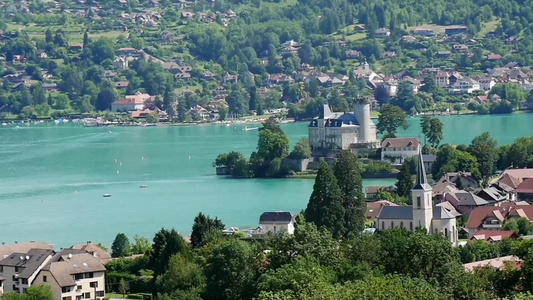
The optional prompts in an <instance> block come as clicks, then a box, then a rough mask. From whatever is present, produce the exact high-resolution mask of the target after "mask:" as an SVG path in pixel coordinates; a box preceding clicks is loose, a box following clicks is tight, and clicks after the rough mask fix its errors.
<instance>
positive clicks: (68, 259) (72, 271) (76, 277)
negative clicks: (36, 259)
mask: <svg viewBox="0 0 533 300" xmlns="http://www.w3.org/2000/svg"><path fill="white" fill-rule="evenodd" d="M105 271H106V269H105V267H104V265H103V264H102V262H101V261H100V259H98V258H96V257H95V256H94V255H91V254H89V253H87V252H86V251H84V250H75V249H67V250H63V251H61V252H59V253H57V254H56V255H54V257H53V258H52V259H51V260H50V262H49V263H48V264H47V265H46V266H45V267H44V268H42V269H41V270H40V272H39V274H38V275H37V276H36V278H35V280H34V282H33V284H34V285H50V286H51V288H52V292H53V294H54V299H59V300H80V299H103V298H104V297H105Z"/></svg>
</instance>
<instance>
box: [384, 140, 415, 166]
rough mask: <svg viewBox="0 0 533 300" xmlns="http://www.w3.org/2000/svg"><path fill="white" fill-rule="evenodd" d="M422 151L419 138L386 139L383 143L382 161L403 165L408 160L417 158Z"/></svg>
mask: <svg viewBox="0 0 533 300" xmlns="http://www.w3.org/2000/svg"><path fill="white" fill-rule="evenodd" d="M420 149H422V148H421V145H420V141H419V140H418V139H417V138H386V139H385V140H384V141H383V142H382V143H381V160H384V161H389V162H394V163H400V164H401V163H403V162H404V160H405V159H406V158H409V157H413V156H417V155H418V152H420Z"/></svg>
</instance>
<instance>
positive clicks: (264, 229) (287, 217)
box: [259, 211, 294, 234]
mask: <svg viewBox="0 0 533 300" xmlns="http://www.w3.org/2000/svg"><path fill="white" fill-rule="evenodd" d="M259 226H260V227H261V233H264V234H268V233H271V234H277V233H279V232H286V233H288V234H294V215H293V214H292V213H290V212H285V211H278V212H264V213H263V214H262V215H261V217H260V218H259Z"/></svg>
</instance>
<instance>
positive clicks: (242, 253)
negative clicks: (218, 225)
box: [204, 239, 259, 300]
mask: <svg viewBox="0 0 533 300" xmlns="http://www.w3.org/2000/svg"><path fill="white" fill-rule="evenodd" d="M258 258H259V256H258V251H257V250H256V249H254V248H253V247H252V245H251V244H250V243H247V242H244V241H242V240H238V239H228V240H224V241H223V242H221V243H220V244H218V245H216V246H215V248H214V249H213V251H212V253H211V255H209V256H208V258H207V261H206V266H205V269H204V272H205V277H206V282H207V288H206V294H207V298H209V299H227V300H230V299H235V300H237V299H251V298H252V297H253V294H254V283H255V281H256V279H257V269H256V266H257V265H258Z"/></svg>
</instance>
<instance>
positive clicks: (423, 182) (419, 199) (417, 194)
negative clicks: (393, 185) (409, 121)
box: [411, 151, 433, 233]
mask: <svg viewBox="0 0 533 300" xmlns="http://www.w3.org/2000/svg"><path fill="white" fill-rule="evenodd" d="M432 196H433V193H432V189H431V186H429V184H428V183H427V178H426V170H425V168H424V160H423V158H422V151H419V152H418V166H417V172H416V184H415V186H414V187H413V188H412V189H411V198H412V201H413V225H414V226H413V227H414V228H417V227H421V228H425V229H426V230H427V231H428V233H430V232H431V220H432V219H433V200H432Z"/></svg>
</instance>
